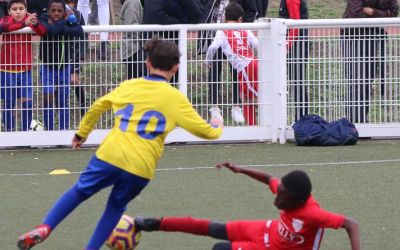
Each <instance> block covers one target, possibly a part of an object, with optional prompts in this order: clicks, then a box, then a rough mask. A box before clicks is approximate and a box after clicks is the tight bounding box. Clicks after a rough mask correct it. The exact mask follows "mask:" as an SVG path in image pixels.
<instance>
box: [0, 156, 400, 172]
mask: <svg viewBox="0 0 400 250" xmlns="http://www.w3.org/2000/svg"><path fill="white" fill-rule="evenodd" d="M388 162H400V159H387V160H369V161H342V162H319V163H318V162H314V163H313V162H311V163H277V164H253V165H246V164H244V165H243V166H247V167H290V166H329V165H336V166H337V165H360V164H361V165H362V164H368V163H388ZM214 168H215V167H191V168H189V167H172V168H164V169H156V171H181V170H200V169H214ZM81 173H82V172H71V174H81ZM42 175H49V174H48V173H17V174H4V173H0V176H42Z"/></svg>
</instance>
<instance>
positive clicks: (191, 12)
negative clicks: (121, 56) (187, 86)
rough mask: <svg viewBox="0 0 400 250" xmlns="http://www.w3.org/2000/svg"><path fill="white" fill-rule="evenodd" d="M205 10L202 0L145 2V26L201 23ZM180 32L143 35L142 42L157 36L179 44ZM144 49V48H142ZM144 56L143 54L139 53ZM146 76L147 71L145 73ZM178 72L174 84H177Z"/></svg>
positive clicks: (149, 0) (157, 0)
mask: <svg viewBox="0 0 400 250" xmlns="http://www.w3.org/2000/svg"><path fill="white" fill-rule="evenodd" d="M202 16H203V9H202V7H201V3H200V0H185V1H182V0H145V1H144V8H143V24H162V25H170V24H194V23H199V22H201V18H202ZM178 34H179V32H178V31H159V32H146V33H143V38H142V40H146V39H149V38H151V37H152V36H154V35H156V36H158V37H161V38H164V39H168V40H171V41H174V42H175V43H177V44H178ZM141 47H142V46H141ZM139 53H140V54H143V52H142V51H141V52H139ZM143 73H144V74H146V70H145V71H144V72H143ZM177 79H178V72H177V73H176V75H175V76H174V77H173V79H172V82H173V83H175V82H177Z"/></svg>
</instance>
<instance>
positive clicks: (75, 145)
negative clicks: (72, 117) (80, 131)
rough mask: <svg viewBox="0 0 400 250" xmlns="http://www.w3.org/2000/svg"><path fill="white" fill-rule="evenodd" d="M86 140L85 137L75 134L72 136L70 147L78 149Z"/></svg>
mask: <svg viewBox="0 0 400 250" xmlns="http://www.w3.org/2000/svg"><path fill="white" fill-rule="evenodd" d="M85 141H86V139H85V138H82V137H80V136H79V135H77V134H75V135H74V137H73V138H72V149H78V148H80V147H81V145H82V144H83V143H84V142H85Z"/></svg>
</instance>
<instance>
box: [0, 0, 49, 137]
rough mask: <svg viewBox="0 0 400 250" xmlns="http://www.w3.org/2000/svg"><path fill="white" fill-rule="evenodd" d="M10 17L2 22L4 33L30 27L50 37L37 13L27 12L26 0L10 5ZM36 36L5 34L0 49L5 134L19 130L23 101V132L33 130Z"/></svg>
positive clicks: (11, 1)
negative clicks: (18, 115) (17, 116)
mask: <svg viewBox="0 0 400 250" xmlns="http://www.w3.org/2000/svg"><path fill="white" fill-rule="evenodd" d="M7 8H8V13H9V16H5V17H3V18H1V19H0V33H2V32H11V31H16V30H20V29H22V28H24V27H30V28H31V29H32V30H33V31H34V32H35V33H36V34H38V35H44V34H46V28H45V27H44V26H43V25H42V24H41V23H40V22H39V21H38V19H37V16H36V14H30V13H27V10H26V9H27V6H26V2H25V0H10V1H9V2H8V6H7ZM31 41H32V35H31V34H3V35H2V46H1V50H0V84H1V91H0V92H1V93H0V96H1V99H2V101H3V102H2V107H1V109H2V110H3V113H2V122H3V125H4V130H5V131H14V130H15V117H14V113H15V110H14V108H15V105H16V102H17V99H20V100H21V108H22V112H21V114H22V119H21V120H22V125H21V130H24V131H26V130H29V126H30V122H31V120H32V93H33V89H32V72H31V68H32V43H31Z"/></svg>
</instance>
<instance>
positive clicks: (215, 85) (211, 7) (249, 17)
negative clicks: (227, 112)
mask: <svg viewBox="0 0 400 250" xmlns="http://www.w3.org/2000/svg"><path fill="white" fill-rule="evenodd" d="M256 1H257V2H258V1H260V0H249V1H235V2H238V3H239V4H240V5H241V6H242V8H243V10H244V11H245V14H244V17H243V21H244V22H253V21H254V20H255V18H256V17H257V14H258V13H261V14H260V15H259V16H260V17H261V16H265V13H264V12H263V11H262V10H260V12H259V10H258V9H257V6H259V5H257V4H256ZM229 2H230V1H229V0H214V1H209V0H205V1H203V8H204V9H205V12H204V13H205V15H204V16H203V20H204V22H206V23H222V22H223V21H224V14H225V8H226V6H228V4H229ZM231 2H234V1H231ZM199 37H200V39H199V40H198V54H202V53H205V52H206V51H207V49H208V47H209V46H210V43H211V42H212V40H213V38H214V37H215V31H210V30H208V31H201V32H199ZM223 59H226V58H225V56H224V54H223V52H222V50H221V49H219V50H218V51H217V53H215V56H214V58H213V63H212V66H211V70H210V71H208V82H209V88H208V91H209V96H210V99H211V103H212V105H213V106H212V108H211V109H210V114H211V117H214V116H216V115H218V114H219V108H218V106H217V105H218V104H219V102H218V99H219V82H220V81H221V71H222V60H223ZM238 92H239V90H238V85H237V72H236V70H235V69H232V103H233V107H232V110H231V114H232V119H233V120H234V121H235V122H236V123H243V122H244V117H243V111H242V109H241V108H240V107H239V105H240V99H239V93H238Z"/></svg>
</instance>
